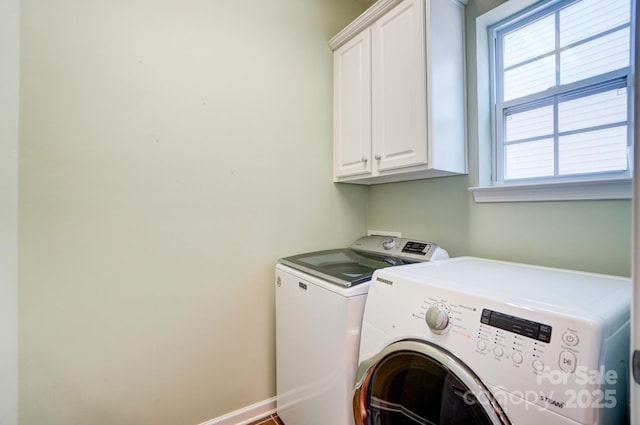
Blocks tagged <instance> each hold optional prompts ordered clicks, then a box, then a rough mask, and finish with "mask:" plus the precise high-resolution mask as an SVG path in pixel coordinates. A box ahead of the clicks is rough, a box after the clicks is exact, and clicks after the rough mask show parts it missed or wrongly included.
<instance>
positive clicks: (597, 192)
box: [469, 178, 631, 203]
mask: <svg viewBox="0 0 640 425" xmlns="http://www.w3.org/2000/svg"><path fill="white" fill-rule="evenodd" d="M469 190H470V191H471V192H472V193H473V200H474V201H475V202H478V203H481V202H536V201H585V200H603V199H631V179H629V178H627V179H610V180H594V181H574V182H554V183H544V184H540V183H537V184H535V183H532V184H510V185H503V186H482V187H470V188H469Z"/></svg>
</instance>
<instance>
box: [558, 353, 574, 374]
mask: <svg viewBox="0 0 640 425" xmlns="http://www.w3.org/2000/svg"><path fill="white" fill-rule="evenodd" d="M577 360H578V359H577V358H576V355H575V354H573V353H572V352H570V351H563V352H562V353H560V359H559V366H560V369H562V370H564V371H565V372H569V373H572V372H573V371H574V370H576V361H577Z"/></svg>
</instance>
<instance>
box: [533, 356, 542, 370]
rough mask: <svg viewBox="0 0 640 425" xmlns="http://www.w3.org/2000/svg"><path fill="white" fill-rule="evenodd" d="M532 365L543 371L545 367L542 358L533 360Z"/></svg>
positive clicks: (535, 368) (534, 368)
mask: <svg viewBox="0 0 640 425" xmlns="http://www.w3.org/2000/svg"><path fill="white" fill-rule="evenodd" d="M531 366H533V370H535V371H536V372H542V371H543V369H544V363H543V362H542V360H540V359H535V360H534V361H533V362H531Z"/></svg>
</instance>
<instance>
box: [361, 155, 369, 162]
mask: <svg viewBox="0 0 640 425" xmlns="http://www.w3.org/2000/svg"><path fill="white" fill-rule="evenodd" d="M368 160H369V158H365V157H364V156H363V157H362V158H361V159H360V161H362V162H367V161H368Z"/></svg>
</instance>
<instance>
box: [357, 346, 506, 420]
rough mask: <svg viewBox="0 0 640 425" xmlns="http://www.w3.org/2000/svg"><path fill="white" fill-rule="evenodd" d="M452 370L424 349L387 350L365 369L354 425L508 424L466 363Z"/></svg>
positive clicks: (358, 394)
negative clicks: (421, 351) (419, 350)
mask: <svg viewBox="0 0 640 425" xmlns="http://www.w3.org/2000/svg"><path fill="white" fill-rule="evenodd" d="M454 369H456V370H452V369H451V368H450V367H446V366H444V363H443V362H440V361H438V360H437V359H436V358H434V357H431V356H429V355H425V354H424V353H419V352H415V351H406V350H403V351H397V352H392V353H390V354H387V355H386V356H384V357H383V358H382V359H380V360H379V361H377V362H375V365H374V366H372V367H371V368H370V369H369V371H368V372H367V375H368V376H367V377H366V378H365V380H364V381H365V382H367V381H368V383H367V384H366V387H365V388H362V389H361V391H360V392H359V391H356V397H358V396H359V397H360V398H361V403H360V402H356V403H354V407H355V409H356V410H357V409H358V408H363V409H365V410H366V412H357V411H356V412H355V413H356V424H358V425H361V424H362V423H363V422H366V423H368V424H369V425H497V424H506V423H508V420H506V418H504V417H503V413H502V412H501V411H500V412H497V411H496V410H497V409H499V407H496V406H497V404H495V403H494V402H493V401H492V400H491V399H492V397H491V395H490V393H489V392H488V390H486V388H485V387H484V385H482V384H481V383H480V382H479V381H477V378H475V376H472V373H471V372H470V371H469V370H468V369H466V368H465V367H464V366H462V367H458V368H454ZM361 382H362V381H361ZM354 401H356V400H354ZM358 406H362V407H358ZM365 418H366V419H365ZM362 419H365V421H362Z"/></svg>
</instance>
